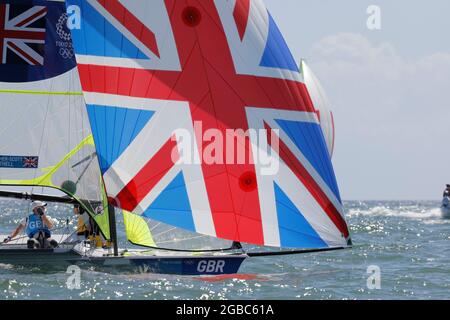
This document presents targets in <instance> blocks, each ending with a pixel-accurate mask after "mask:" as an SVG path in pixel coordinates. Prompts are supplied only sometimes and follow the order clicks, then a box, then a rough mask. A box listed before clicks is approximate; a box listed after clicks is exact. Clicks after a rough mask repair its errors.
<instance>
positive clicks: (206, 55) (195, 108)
mask: <svg viewBox="0 0 450 320" xmlns="http://www.w3.org/2000/svg"><path fill="white" fill-rule="evenodd" d="M66 4H67V7H68V12H72V13H73V14H75V15H76V14H79V15H81V20H80V25H79V27H78V28H74V29H73V30H72V38H73V42H74V46H75V51H76V59H77V63H78V70H79V73H80V78H81V83H82V87H83V91H84V97H85V100H86V104H87V108H88V113H89V117H90V123H91V128H92V131H93V135H94V140H95V143H96V148H97V154H98V156H99V159H100V167H101V171H102V173H103V178H104V182H105V186H106V189H107V193H108V196H109V198H110V200H111V201H112V202H113V203H115V204H116V205H117V206H120V207H122V208H123V209H125V210H127V211H132V212H134V213H136V214H141V215H144V216H146V217H148V218H152V219H155V220H159V221H162V222H165V223H168V224H171V225H174V226H177V227H180V228H184V229H187V230H191V231H195V232H198V233H202V234H206V235H211V236H215V237H219V238H223V239H229V240H235V241H241V242H246V243H252V244H257V245H267V246H277V247H295V248H310V247H314V248H322V247H330V246H346V245H347V243H348V240H349V231H348V228H347V225H346V222H345V219H344V212H343V207H342V203H341V198H340V195H339V190H338V186H337V183H336V179H335V175H334V172H333V168H332V165H331V161H330V156H329V153H328V151H327V146H326V143H325V140H324V136H323V133H322V130H321V128H320V125H319V120H318V117H317V114H316V112H315V111H316V110H315V109H314V107H313V105H312V102H311V99H310V97H309V95H308V92H307V90H306V88H305V85H304V83H303V82H302V81H303V78H302V74H301V72H300V71H299V68H298V65H297V64H296V62H295V60H294V59H293V57H292V55H291V53H290V51H289V49H288V47H287V45H286V43H285V41H284V39H283V36H282V35H281V33H280V31H279V29H278V27H277V25H276V24H275V22H274V19H273V18H272V16H271V15H270V13H269V12H268V11H267V9H266V8H265V6H264V4H263V2H262V1H261V0H228V1H227V0H201V1H200V0H152V1H132V0H120V1H119V0H68V1H66ZM75 18H76V16H75ZM249 129H253V130H256V131H255V132H263V133H264V134H265V136H263V137H262V138H261V136H260V135H252V134H246V132H249V131H248V130H249ZM186 132H187V133H189V134H190V136H191V137H193V139H192V140H191V143H192V145H193V149H192V150H191V151H192V153H193V156H192V158H194V159H197V160H198V159H201V160H204V161H194V162H193V163H187V162H184V161H179V160H180V159H181V158H182V157H184V156H186V150H185V149H183V148H182V147H181V146H182V145H184V144H185V142H186V139H188V137H189V135H186V134H185V133H186ZM211 132H214V133H216V135H211ZM231 132H234V136H233V137H232V139H234V138H236V139H237V140H238V143H237V145H238V148H244V153H245V157H244V161H242V162H239V161H224V162H221V161H213V162H209V161H205V159H203V158H204V154H205V152H207V151H210V150H211V149H214V150H215V153H216V154H215V156H217V153H218V154H221V155H224V156H223V157H224V158H228V157H229V158H230V159H231V160H236V158H237V157H238V155H236V154H234V153H233V152H234V147H233V148H232V150H230V146H229V145H227V144H224V145H222V146H220V147H218V148H217V146H218V145H220V144H216V142H217V141H214V138H213V137H212V136H215V137H218V136H220V135H221V136H223V137H227V138H228V137H229V136H230V134H232V133H231ZM236 132H237V134H236ZM212 145H214V146H215V147H216V148H212ZM182 149H183V150H182ZM260 153H262V154H263V155H264V156H265V157H266V158H267V159H269V160H277V159H278V160H279V165H278V167H277V170H276V171H274V172H272V173H269V174H267V172H266V173H264V168H265V166H264V163H262V162H261V161H256V159H257V155H258V154H260ZM219 158H220V156H219ZM227 160H229V159H227Z"/></svg>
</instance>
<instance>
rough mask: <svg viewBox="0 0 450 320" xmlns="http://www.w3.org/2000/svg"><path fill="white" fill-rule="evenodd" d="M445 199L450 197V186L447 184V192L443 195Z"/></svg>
mask: <svg viewBox="0 0 450 320" xmlns="http://www.w3.org/2000/svg"><path fill="white" fill-rule="evenodd" d="M442 196H443V197H444V198H445V197H450V184H447V185H446V186H445V190H444V194H443V195H442Z"/></svg>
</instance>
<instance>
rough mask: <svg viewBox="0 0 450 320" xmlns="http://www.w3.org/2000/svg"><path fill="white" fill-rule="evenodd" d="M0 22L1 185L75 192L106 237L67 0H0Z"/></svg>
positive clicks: (102, 199) (102, 201)
mask: <svg viewBox="0 0 450 320" xmlns="http://www.w3.org/2000/svg"><path fill="white" fill-rule="evenodd" d="M0 22H1V25H0V31H1V32H0V110H1V117H0V139H1V143H0V185H2V186H3V189H4V188H6V186H8V187H10V186H15V187H16V188H17V186H22V187H24V186H27V187H30V189H31V191H33V190H36V189H37V188H36V187H48V188H54V189H57V190H60V191H62V192H64V193H66V194H68V195H70V196H73V197H74V198H76V199H77V200H78V201H79V202H80V203H81V204H82V205H83V206H84V207H85V209H87V211H88V212H89V213H90V214H91V216H92V217H93V218H94V219H95V221H96V222H97V224H98V225H99V227H100V229H101V231H102V233H103V235H104V236H105V237H106V238H109V219H108V209H107V199H106V196H105V195H102V192H103V191H102V190H103V182H102V178H101V174H100V170H99V168H98V161H97V159H96V151H95V146H94V140H93V138H92V134H91V130H90V124H89V120H88V116H87V112H86V106H85V104H84V99H83V96H82V93H81V87H80V81H79V76H78V72H77V70H76V68H75V67H76V61H75V56H74V52H73V48H72V42H71V35H70V31H69V29H68V28H67V26H66V22H67V14H66V9H65V5H64V3H62V2H60V1H58V2H55V1H38V0H33V1H25V0H24V1H17V0H14V1H11V0H6V1H5V0H0ZM24 214H26V213H24Z"/></svg>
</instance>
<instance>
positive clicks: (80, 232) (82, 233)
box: [73, 204, 92, 239]
mask: <svg viewBox="0 0 450 320" xmlns="http://www.w3.org/2000/svg"><path fill="white" fill-rule="evenodd" d="M73 213H74V214H75V215H76V216H77V218H78V221H77V236H79V237H83V238H85V239H87V238H88V237H89V236H90V235H91V234H92V230H91V223H90V216H89V214H88V213H87V212H86V210H85V209H84V208H83V207H82V206H80V205H79V204H75V205H74V206H73Z"/></svg>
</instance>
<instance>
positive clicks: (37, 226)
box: [25, 214, 51, 238]
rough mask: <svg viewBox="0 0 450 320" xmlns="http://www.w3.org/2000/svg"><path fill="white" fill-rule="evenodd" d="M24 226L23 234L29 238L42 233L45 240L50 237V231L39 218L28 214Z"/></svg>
mask: <svg viewBox="0 0 450 320" xmlns="http://www.w3.org/2000/svg"><path fill="white" fill-rule="evenodd" d="M26 226H27V228H26V230H25V232H26V234H27V235H28V237H30V238H33V237H34V236H35V235H36V234H37V233H39V232H43V233H44V235H45V237H46V238H50V237H51V232H50V230H49V229H48V227H47V226H46V225H45V224H44V222H43V221H42V218H41V217H40V216H37V215H35V214H30V215H29V216H28V217H27V219H26Z"/></svg>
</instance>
